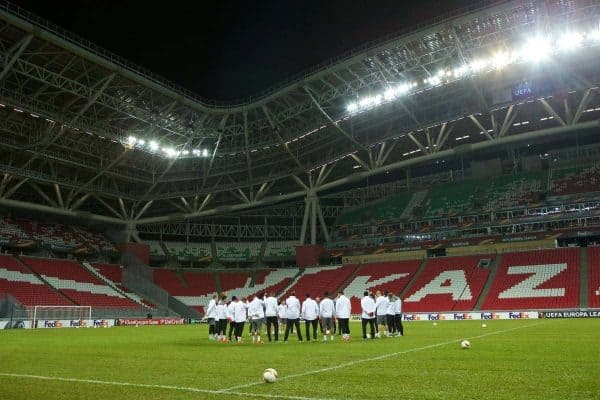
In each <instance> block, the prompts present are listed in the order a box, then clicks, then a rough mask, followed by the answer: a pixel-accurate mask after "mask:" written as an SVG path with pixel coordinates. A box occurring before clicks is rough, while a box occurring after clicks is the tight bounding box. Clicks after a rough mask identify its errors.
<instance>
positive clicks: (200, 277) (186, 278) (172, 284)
mask: <svg viewBox="0 0 600 400" xmlns="http://www.w3.org/2000/svg"><path fill="white" fill-rule="evenodd" d="M153 275H154V283H156V284H157V285H158V286H160V287H161V288H163V289H164V290H166V291H167V292H168V293H169V294H170V295H171V296H173V297H175V298H176V299H178V300H180V301H182V302H183V303H185V304H187V305H189V306H190V307H193V308H195V309H196V310H198V311H200V312H203V310H204V306H205V305H206V304H207V303H208V301H207V299H208V298H209V297H210V295H211V294H212V293H214V292H215V291H216V283H215V278H214V276H213V275H212V274H211V273H201V272H182V273H178V272H177V271H175V270H172V269H163V268H157V269H154V270H153Z"/></svg>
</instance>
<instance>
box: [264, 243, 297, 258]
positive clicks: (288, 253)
mask: <svg viewBox="0 0 600 400" xmlns="http://www.w3.org/2000/svg"><path fill="white" fill-rule="evenodd" d="M297 245H298V242H297V241H295V240H280V241H269V242H267V248H266V250H265V257H266V258H271V257H286V258H289V257H292V258H293V257H294V256H295V255H296V246H297Z"/></svg>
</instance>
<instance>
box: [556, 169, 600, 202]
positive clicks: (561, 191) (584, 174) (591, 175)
mask: <svg viewBox="0 0 600 400" xmlns="http://www.w3.org/2000/svg"><path fill="white" fill-rule="evenodd" d="M598 191H600V164H590V165H586V166H578V167H565V168H560V169H554V170H553V171H552V184H551V193H552V194H554V195H568V194H578V193H587V192H598Z"/></svg>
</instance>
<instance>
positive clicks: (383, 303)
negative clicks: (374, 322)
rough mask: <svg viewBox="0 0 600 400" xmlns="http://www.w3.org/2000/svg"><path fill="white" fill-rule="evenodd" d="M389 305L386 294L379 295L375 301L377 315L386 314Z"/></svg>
mask: <svg viewBox="0 0 600 400" xmlns="http://www.w3.org/2000/svg"><path fill="white" fill-rule="evenodd" d="M387 306H388V298H387V297H385V296H379V297H378V298H377V300H376V301H375V308H376V309H377V315H385V313H386V311H387Z"/></svg>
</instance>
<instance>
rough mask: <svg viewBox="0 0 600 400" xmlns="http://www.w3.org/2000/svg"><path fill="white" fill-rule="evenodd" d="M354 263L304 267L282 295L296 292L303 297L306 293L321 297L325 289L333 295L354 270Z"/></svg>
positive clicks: (355, 267)
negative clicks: (298, 276) (294, 281)
mask: <svg viewBox="0 0 600 400" xmlns="http://www.w3.org/2000/svg"><path fill="white" fill-rule="evenodd" d="M356 269H357V266H356V265H344V266H340V265H336V266H327V267H311V268H306V269H305V270H304V273H303V274H302V276H300V278H299V279H298V280H297V281H296V283H295V284H293V285H292V286H291V287H290V288H289V289H288V290H287V292H286V294H285V295H284V296H283V297H287V296H289V295H290V294H291V293H292V292H296V296H298V297H299V298H304V296H305V295H306V294H307V293H310V294H311V296H312V297H322V296H323V293H325V292H326V291H327V292H329V293H330V294H332V295H333V296H335V294H337V293H335V292H336V291H337V290H338V289H340V288H341V286H342V284H344V283H345V282H346V280H348V279H349V278H350V277H351V276H352V274H353V273H354V272H355V271H356Z"/></svg>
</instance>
